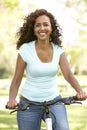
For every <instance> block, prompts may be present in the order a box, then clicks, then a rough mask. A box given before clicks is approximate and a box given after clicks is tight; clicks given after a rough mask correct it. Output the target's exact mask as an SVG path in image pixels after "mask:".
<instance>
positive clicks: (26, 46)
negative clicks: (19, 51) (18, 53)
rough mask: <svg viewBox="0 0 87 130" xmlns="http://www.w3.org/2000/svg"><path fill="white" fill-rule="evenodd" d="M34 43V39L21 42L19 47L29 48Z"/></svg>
mask: <svg viewBox="0 0 87 130" xmlns="http://www.w3.org/2000/svg"><path fill="white" fill-rule="evenodd" d="M33 44H34V41H31V42H27V43H23V44H22V45H21V47H20V48H30V47H32V46H33Z"/></svg>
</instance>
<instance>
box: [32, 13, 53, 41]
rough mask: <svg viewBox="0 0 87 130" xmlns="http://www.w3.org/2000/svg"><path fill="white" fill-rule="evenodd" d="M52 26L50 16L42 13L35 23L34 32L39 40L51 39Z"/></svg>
mask: <svg viewBox="0 0 87 130" xmlns="http://www.w3.org/2000/svg"><path fill="white" fill-rule="evenodd" d="M51 32H52V27H51V23H50V19H49V17H47V16H46V15H42V16H39V17H37V19H36V22H35V25H34V33H35V35H36V37H37V39H39V40H49V38H50V33H51Z"/></svg>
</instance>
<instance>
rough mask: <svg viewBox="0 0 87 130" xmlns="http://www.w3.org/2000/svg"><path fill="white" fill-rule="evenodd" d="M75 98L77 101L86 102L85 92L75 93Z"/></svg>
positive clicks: (86, 95) (86, 94)
mask: <svg viewBox="0 0 87 130" xmlns="http://www.w3.org/2000/svg"><path fill="white" fill-rule="evenodd" d="M77 98H78V100H81V101H82V100H86V99H87V92H85V91H83V90H82V91H80V92H77Z"/></svg>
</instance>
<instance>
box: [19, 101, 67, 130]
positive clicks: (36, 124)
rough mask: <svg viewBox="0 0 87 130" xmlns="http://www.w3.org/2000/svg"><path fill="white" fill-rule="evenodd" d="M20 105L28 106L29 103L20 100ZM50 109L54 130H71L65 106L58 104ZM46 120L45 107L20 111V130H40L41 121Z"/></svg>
mask: <svg viewBox="0 0 87 130" xmlns="http://www.w3.org/2000/svg"><path fill="white" fill-rule="evenodd" d="M54 100H55V99H54ZM20 103H21V104H23V105H25V106H26V105H27V104H28V101H27V100H25V99H20ZM49 109H50V117H51V118H52V127H53V130H69V125H68V119H67V113H66V108H65V105H64V104H63V103H58V104H56V105H52V106H50V107H49ZM45 118H46V115H45V113H44V107H43V106H30V107H28V108H27V110H24V111H18V112H17V122H18V130H40V127H41V121H42V120H44V121H45Z"/></svg>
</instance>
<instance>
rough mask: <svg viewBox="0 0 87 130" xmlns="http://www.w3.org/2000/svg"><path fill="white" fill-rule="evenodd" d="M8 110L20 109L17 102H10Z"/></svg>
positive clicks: (7, 106)
mask: <svg viewBox="0 0 87 130" xmlns="http://www.w3.org/2000/svg"><path fill="white" fill-rule="evenodd" d="M6 108H7V109H18V103H17V101H16V100H9V101H8V102H7V104H6Z"/></svg>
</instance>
